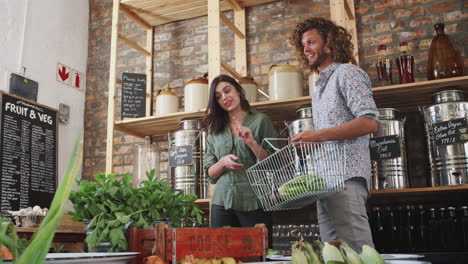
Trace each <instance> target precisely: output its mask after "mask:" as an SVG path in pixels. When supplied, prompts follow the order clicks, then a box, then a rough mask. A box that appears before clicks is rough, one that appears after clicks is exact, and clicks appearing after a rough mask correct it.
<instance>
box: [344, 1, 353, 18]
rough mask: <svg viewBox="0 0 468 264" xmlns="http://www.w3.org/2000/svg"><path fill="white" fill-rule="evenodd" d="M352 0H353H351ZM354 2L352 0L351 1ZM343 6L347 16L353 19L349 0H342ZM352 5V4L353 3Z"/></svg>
mask: <svg viewBox="0 0 468 264" xmlns="http://www.w3.org/2000/svg"><path fill="white" fill-rule="evenodd" d="M351 1H353V0H351ZM353 2H354V1H353ZM344 4H345V5H344V6H345V11H346V14H347V15H348V18H349V19H351V20H354V11H351V6H350V5H351V4H350V3H349V0H344ZM353 7H354V5H353ZM353 10H354V8H353Z"/></svg>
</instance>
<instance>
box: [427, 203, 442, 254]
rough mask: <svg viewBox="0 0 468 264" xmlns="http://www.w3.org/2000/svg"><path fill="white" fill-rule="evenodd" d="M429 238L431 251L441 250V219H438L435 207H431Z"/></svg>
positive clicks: (428, 223)
mask: <svg viewBox="0 0 468 264" xmlns="http://www.w3.org/2000/svg"><path fill="white" fill-rule="evenodd" d="M427 225H428V238H429V249H430V251H431V252H436V251H440V229H439V221H437V216H436V211H435V208H431V209H429V220H428V222H427Z"/></svg>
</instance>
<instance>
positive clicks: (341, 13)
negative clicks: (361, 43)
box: [330, 0, 359, 65]
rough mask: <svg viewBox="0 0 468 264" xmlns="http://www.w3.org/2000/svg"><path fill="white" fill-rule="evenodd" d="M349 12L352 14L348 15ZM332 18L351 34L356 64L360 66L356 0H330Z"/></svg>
mask: <svg viewBox="0 0 468 264" xmlns="http://www.w3.org/2000/svg"><path fill="white" fill-rule="evenodd" d="M346 6H348V7H346ZM346 9H348V10H346ZM348 12H349V13H350V14H348ZM330 18H331V20H332V21H333V22H335V23H336V24H337V25H338V26H342V27H344V28H345V29H346V30H347V31H348V32H349V34H351V37H352V39H351V42H352V43H353V45H354V51H353V56H354V59H355V60H356V64H357V65H359V49H358V42H357V29H356V15H355V12H354V0H330Z"/></svg>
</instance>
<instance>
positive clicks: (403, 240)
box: [397, 206, 408, 253]
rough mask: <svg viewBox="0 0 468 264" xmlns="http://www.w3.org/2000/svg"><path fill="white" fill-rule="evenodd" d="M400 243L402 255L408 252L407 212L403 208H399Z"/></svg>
mask: <svg viewBox="0 0 468 264" xmlns="http://www.w3.org/2000/svg"><path fill="white" fill-rule="evenodd" d="M397 215H398V223H397V225H398V241H399V242H400V244H399V248H400V251H399V252H401V253H405V252H408V245H407V243H408V238H407V233H406V211H405V208H404V207H403V206H398V212H397Z"/></svg>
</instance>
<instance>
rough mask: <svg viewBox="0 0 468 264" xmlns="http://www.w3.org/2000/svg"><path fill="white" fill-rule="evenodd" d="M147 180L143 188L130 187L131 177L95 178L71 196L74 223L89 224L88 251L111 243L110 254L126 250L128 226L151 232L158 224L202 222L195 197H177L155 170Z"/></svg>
mask: <svg viewBox="0 0 468 264" xmlns="http://www.w3.org/2000/svg"><path fill="white" fill-rule="evenodd" d="M146 174H147V176H148V180H146V181H142V182H141V183H140V184H141V187H139V188H135V187H132V186H131V182H132V175H131V174H129V173H127V174H125V175H123V176H122V177H121V178H120V179H118V178H117V177H116V175H115V174H109V175H105V174H102V173H97V174H95V175H94V176H93V177H94V180H95V181H87V180H81V181H80V182H79V189H78V190H77V191H73V192H72V194H71V195H70V201H71V202H72V203H73V207H74V209H75V212H69V214H70V215H72V216H73V218H72V219H73V220H75V221H82V222H86V221H87V220H88V221H90V222H89V224H88V225H87V226H86V231H88V232H90V233H89V235H88V237H87V238H86V240H85V241H86V243H87V244H88V247H90V248H93V247H95V246H97V245H99V244H100V243H102V242H110V243H111V245H112V248H111V249H110V251H119V250H125V249H127V240H126V237H125V231H126V230H127V229H128V227H129V226H135V227H137V228H149V227H152V226H153V225H154V222H156V221H166V220H168V221H171V223H172V225H173V226H175V227H178V226H180V225H181V222H182V220H186V221H193V222H197V223H201V222H202V214H203V211H202V210H201V209H200V208H199V207H198V206H197V205H195V204H194V202H195V200H196V199H197V198H196V196H194V195H185V194H184V193H183V192H178V193H174V192H172V190H171V187H170V186H169V184H168V183H167V182H166V181H165V180H158V179H157V177H155V170H152V171H150V172H147V173H146Z"/></svg>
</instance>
